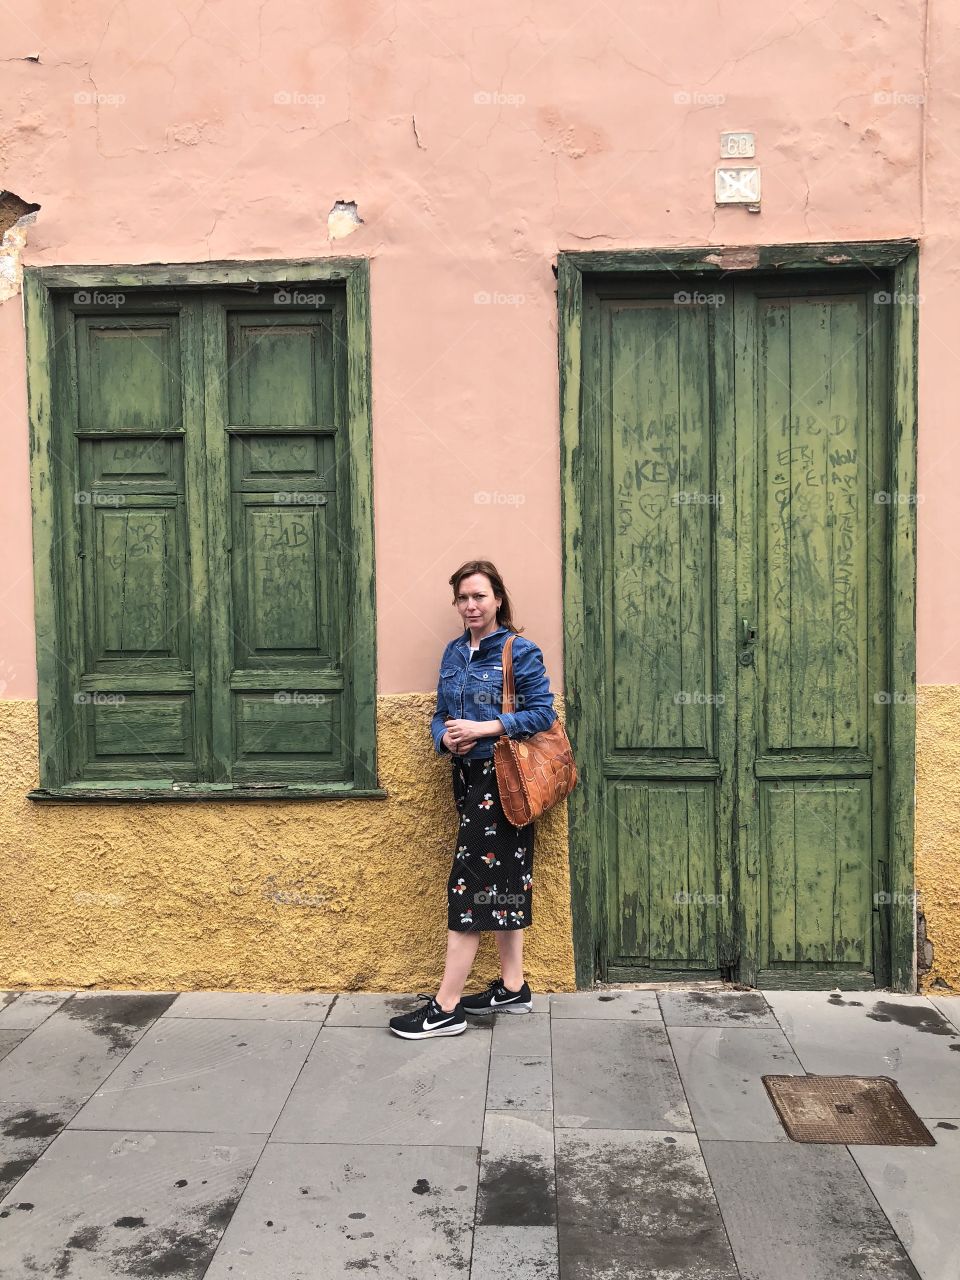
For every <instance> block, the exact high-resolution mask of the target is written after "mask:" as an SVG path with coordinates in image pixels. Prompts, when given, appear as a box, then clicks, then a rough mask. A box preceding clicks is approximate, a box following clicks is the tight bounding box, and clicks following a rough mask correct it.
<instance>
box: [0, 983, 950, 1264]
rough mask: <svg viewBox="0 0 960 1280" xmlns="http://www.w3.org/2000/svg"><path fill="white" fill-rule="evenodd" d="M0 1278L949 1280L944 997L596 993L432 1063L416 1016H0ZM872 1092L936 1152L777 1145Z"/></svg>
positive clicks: (232, 1009) (174, 1000)
mask: <svg viewBox="0 0 960 1280" xmlns="http://www.w3.org/2000/svg"><path fill="white" fill-rule="evenodd" d="M0 1003H2V1004H3V1005H4V1007H3V1008H2V1011H0V1056H2V1055H5V1056H3V1060H2V1061H0V1133H2V1135H3V1137H2V1156H0V1194H2V1195H3V1199H2V1202H0V1277H2V1280H31V1278H32V1277H37V1276H42V1277H44V1278H46V1277H58V1278H61V1280H106V1278H108V1277H114V1276H143V1277H155V1276H165V1277H201V1276H205V1277H206V1278H207V1280H324V1278H325V1277H328V1276H330V1277H339V1276H348V1275H352V1274H354V1273H356V1272H365V1273H369V1274H370V1275H373V1276H377V1277H404V1278H406V1277H409V1278H410V1280H433V1278H434V1277H436V1278H440V1277H461V1278H465V1277H472V1280H494V1278H496V1280H499V1278H500V1277H504V1276H511V1277H516V1278H517V1280H526V1278H527V1277H537V1280H550V1278H551V1277H557V1276H562V1277H563V1278H564V1280H588V1278H589V1280H597V1278H598V1277H617V1278H618V1280H625V1278H628V1277H635V1276H636V1277H670V1278H671V1280H683V1278H685V1277H691V1278H693V1277H696V1278H697V1280H728V1278H731V1280H732V1278H733V1277H738V1276H739V1277H742V1278H743V1280H747V1278H749V1280H767V1278H768V1277H769V1278H770V1280H847V1278H848V1277H849V1278H850V1280H853V1278H854V1277H856V1278H857V1280H861V1278H864V1277H877V1278H878V1280H879V1278H880V1277H883V1278H884V1280H886V1278H888V1277H907V1276H912V1277H915V1276H918V1275H919V1276H921V1277H923V1280H958V1277H960V1230H958V1218H960V1213H958V1209H960V1200H958V1193H957V1187H958V1185H960V997H950V996H942V997H937V998H930V999H927V998H925V997H919V996H895V995H891V994H889V993H887V992H864V993H850V992H846V993H844V994H843V995H839V994H834V995H830V994H829V993H827V992H813V993H811V992H802V991H790V992H787V991H780V992H775V991H768V992H765V993H763V994H760V993H758V992H740V991H735V990H732V989H726V990H721V989H716V988H714V989H707V988H701V989H679V988H669V989H666V988H665V989H661V990H659V991H654V990H624V989H620V990H618V989H612V988H611V989H606V990H599V991H590V992H578V993H576V994H572V995H552V996H537V997H536V998H535V1011H534V1013H533V1014H530V1015H527V1016H525V1017H520V1016H516V1015H510V1016H508V1015H505V1014H498V1015H495V1019H494V1020H488V1021H484V1022H481V1023H479V1024H478V1025H474V1024H471V1025H470V1027H469V1028H468V1030H467V1031H466V1032H465V1033H464V1034H463V1035H461V1036H456V1037H451V1038H447V1039H436V1040H426V1041H422V1042H417V1041H407V1040H401V1039H399V1038H398V1037H396V1036H393V1035H391V1034H390V1033H389V1032H388V1030H387V1029H386V1025H385V1024H386V1020H387V1018H388V1017H390V1016H391V1015H392V1014H393V1013H395V1012H397V1011H398V1010H400V1009H402V1008H406V1007H409V1006H410V1004H411V1003H412V1002H411V1000H410V997H404V996H389V995H387V996H385V995H339V996H338V995H333V994H330V995H324V994H316V993H310V994H306V995H261V994H227V993H214V992H192V993H184V994H180V995H176V994H170V993H142V992H81V993H71V992H69V991H64V992H25V993H21V994H19V995H17V994H16V993H12V992H10V993H6V995H5V996H4V995H0ZM805 1071H806V1072H811V1073H817V1074H831V1075H844V1074H858V1075H886V1076H891V1077H893V1078H894V1079H895V1080H896V1081H897V1082H898V1083H899V1085H900V1087H901V1089H902V1090H903V1092H904V1094H905V1095H906V1097H907V1100H908V1101H909V1102H910V1103H911V1104H912V1106H913V1107H914V1108H915V1109H916V1111H917V1112H918V1113H919V1114H920V1115H921V1116H922V1117H923V1118H924V1119H925V1121H926V1124H927V1127H928V1128H929V1129H930V1130H931V1132H932V1133H933V1135H934V1137H935V1138H936V1143H937V1145H936V1146H935V1147H927V1148H920V1147H915V1148H905V1147H873V1146H871V1147H867V1146H852V1147H844V1146H831V1145H806V1144H798V1143H794V1142H792V1141H791V1140H790V1139H789V1138H788V1137H787V1136H786V1134H785V1133H784V1131H783V1129H782V1127H781V1125H780V1122H779V1120H778V1118H777V1115H776V1113H775V1111H774V1110H773V1108H772V1106H771V1105H770V1103H769V1101H768V1099H767V1096H766V1093H765V1091H764V1089H763V1086H762V1084H761V1082H760V1077H761V1075H763V1074H765V1073H774V1074H792V1073H801V1074H802V1073H803V1072H805Z"/></svg>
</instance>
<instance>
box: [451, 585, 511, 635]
mask: <svg viewBox="0 0 960 1280" xmlns="http://www.w3.org/2000/svg"><path fill="white" fill-rule="evenodd" d="M502 602H503V597H502V596H495V595H494V594H493V587H492V586H491V585H490V579H489V578H488V577H487V575H486V574H485V573H471V574H470V576H469V577H468V578H461V580H460V590H459V591H458V592H457V609H458V610H459V613H460V617H461V618H462V619H463V625H464V626H465V627H469V628H470V630H471V631H486V630H487V629H490V630H493V629H494V628H495V627H496V623H497V606H498V605H500V604H501V603H502Z"/></svg>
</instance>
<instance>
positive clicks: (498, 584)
mask: <svg viewBox="0 0 960 1280" xmlns="http://www.w3.org/2000/svg"><path fill="white" fill-rule="evenodd" d="M473 573H482V574H485V575H486V577H488V578H489V579H490V586H491V587H492V588H493V594H494V595H495V596H500V598H501V603H500V604H499V605H498V606H497V626H499V627H506V628H507V630H508V631H512V632H513V633H514V635H519V634H520V632H521V631H522V630H523V627H516V626H514V624H513V616H512V614H513V610H512V609H511V606H510V597H509V595H508V594H507V588H506V587H505V586H504V585H503V579H502V578H501V577H500V574H499V573H498V572H497V566H496V565H495V564H493V563H492V562H491V561H490V560H468V561H467V562H466V564H462V565H461V566H460V568H459V569H458V570H457V571H456V573H454V574H453V575H452V576H451V578H450V585H451V587H453V602H454V604H456V602H457V593H458V592H459V590H460V583H461V582H462V581H463V579H464V578H469V577H470V575H471V574H473ZM464 629H465V630H466V628H464Z"/></svg>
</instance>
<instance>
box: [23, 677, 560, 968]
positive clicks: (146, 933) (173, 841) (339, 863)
mask: <svg viewBox="0 0 960 1280" xmlns="http://www.w3.org/2000/svg"><path fill="white" fill-rule="evenodd" d="M557 706H558V710H560V712H561V715H562V707H561V699H560V698H559V697H558V698H557ZM435 707H436V700H435V695H433V694H419V693H410V694H390V695H385V696H382V697H380V698H378V700H377V742H378V756H379V773H380V781H381V783H382V785H383V786H384V787H385V788H386V790H387V791H388V792H389V793H390V797H389V799H387V800H376V799H356V800H324V801H313V802H300V801H273V802H272V803H271V802H270V801H267V800H265V801H262V802H260V801H247V802H243V803H240V802H236V801H234V802H229V801H228V802H220V803H217V802H213V801H211V802H203V803H180V804H178V803H173V802H171V803H154V804H133V803H131V804H126V803H124V804H117V805H106V804H82V805H81V804H62V805H60V804H49V803H43V804H38V803H36V802H35V801H32V800H27V799H25V795H26V793H27V791H29V790H30V789H31V788H32V787H35V786H36V785H37V784H38V774H37V708H36V703H35V702H14V701H0V762H2V764H0V768H2V779H3V781H2V786H3V793H2V800H0V856H2V867H3V874H2V878H0V919H2V926H0V987H6V988H11V987H31V988H47V989H49V988H70V989H73V988H90V987H94V988H106V987H110V988H120V989H126V988H138V989H143V990H153V991H192V990H229V991H305V990H321V991H411V990H412V991H419V990H423V991H431V990H435V989H436V987H437V984H438V982H439V980H440V976H441V974H442V972H443V959H444V951H445V947H446V935H447V926H446V883H447V876H448V874H449V871H450V865H451V862H452V859H453V850H454V837H455V835H456V829H457V815H456V809H455V807H454V803H453V795H452V790H451V779H450V770H451V765H450V760H449V758H443V759H441V758H439V757H437V756H436V755H435V754H434V752H433V747H432V744H431V742H430V737H429V733H428V731H427V725H428V724H429V722H430V717H431V715H432V714H433V711H434V709H435ZM534 876H535V881H534V886H535V893H536V896H535V898H534V922H533V924H532V925H531V927H530V928H529V929H528V930H527V931H526V935H525V938H524V960H525V965H526V971H527V976H528V981H529V982H530V983H531V985H532V986H533V987H534V989H535V990H538V991H572V990H575V988H576V983H575V980H574V967H573V943H572V939H571V917H570V876H569V864H568V859H567V815H566V807H565V806H563V807H561V806H558V807H557V809H554V810H551V811H550V812H549V813H547V814H545V815H544V817H543V818H542V819H540V820H539V822H538V823H537V834H536V845H535V849H534ZM498 971H499V969H498V963H497V957H496V948H495V944H494V942H493V939H492V937H490V936H489V935H486V936H484V938H483V940H482V943H481V949H480V953H479V955H478V957H477V962H476V965H475V967H474V972H473V974H472V978H471V981H472V982H478V983H480V984H485V983H486V982H488V981H489V980H490V979H491V978H493V977H494V976H495V975H496V974H497V972H498Z"/></svg>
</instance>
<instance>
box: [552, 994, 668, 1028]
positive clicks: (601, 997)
mask: <svg viewBox="0 0 960 1280" xmlns="http://www.w3.org/2000/svg"><path fill="white" fill-rule="evenodd" d="M550 1015H551V1017H553V1018H625V1019H627V1020H628V1021H630V1022H634V1021H636V1022H660V1021H661V1017H660V1006H659V1005H658V1004H657V993H656V992H655V991H571V992H562V993H558V994H556V995H552V996H551V997H550Z"/></svg>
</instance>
